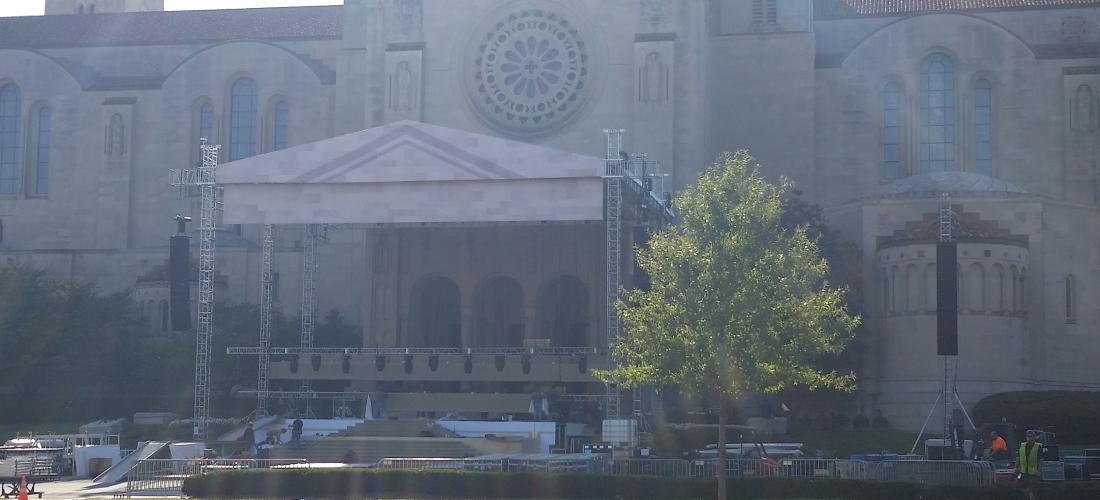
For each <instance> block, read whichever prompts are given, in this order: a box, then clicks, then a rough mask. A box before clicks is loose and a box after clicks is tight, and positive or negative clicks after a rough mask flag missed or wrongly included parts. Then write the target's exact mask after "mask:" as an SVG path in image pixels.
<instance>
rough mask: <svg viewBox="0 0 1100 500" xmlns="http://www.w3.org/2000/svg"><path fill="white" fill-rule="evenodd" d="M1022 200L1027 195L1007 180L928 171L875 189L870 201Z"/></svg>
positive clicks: (971, 174)
mask: <svg viewBox="0 0 1100 500" xmlns="http://www.w3.org/2000/svg"><path fill="white" fill-rule="evenodd" d="M944 193H947V194H949V195H951V196H958V197H995V198H1005V197H1022V196H1032V194H1031V193H1028V192H1027V191H1025V190H1023V189H1022V188H1020V187H1019V186H1016V185H1015V184H1012V183H1010V182H1007V181H1003V180H1000V179H997V178H993V177H990V176H988V175H982V174H976V173H973V172H929V173H925V174H917V175H914V176H910V177H906V178H904V179H900V180H897V181H894V182H891V183H889V184H886V185H883V186H879V187H878V188H877V189H875V192H874V194H872V195H871V196H870V197H871V198H939V197H941V196H943V194H944Z"/></svg>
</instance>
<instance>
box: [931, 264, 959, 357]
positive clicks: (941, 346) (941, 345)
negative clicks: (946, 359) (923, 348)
mask: <svg viewBox="0 0 1100 500" xmlns="http://www.w3.org/2000/svg"><path fill="white" fill-rule="evenodd" d="M957 252H958V248H957V247H956V246H955V244H954V243H940V244H938V245H936V354H937V355H939V356H958V355H959V284H958V280H959V268H958V254H957Z"/></svg>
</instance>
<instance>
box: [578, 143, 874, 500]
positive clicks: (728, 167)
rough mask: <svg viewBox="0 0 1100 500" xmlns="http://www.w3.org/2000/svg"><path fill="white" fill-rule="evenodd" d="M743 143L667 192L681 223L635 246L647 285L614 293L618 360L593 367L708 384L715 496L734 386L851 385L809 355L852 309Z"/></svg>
mask: <svg viewBox="0 0 1100 500" xmlns="http://www.w3.org/2000/svg"><path fill="white" fill-rule="evenodd" d="M751 162H752V159H751V158H750V157H749V156H748V154H747V153H745V152H738V153H736V154H733V155H730V154H726V155H723V156H722V157H721V158H720V159H719V161H718V162H717V163H715V164H714V165H713V166H711V167H710V168H708V169H707V171H706V172H704V174H703V175H702V177H701V178H700V180H699V183H698V185H697V186H695V187H693V188H690V189H688V190H687V191H686V192H684V193H682V194H681V195H679V196H678V197H677V199H676V200H675V206H676V208H677V209H678V210H679V211H680V213H681V215H682V217H683V225H682V226H681V227H668V228H666V229H664V230H662V231H660V232H658V233H656V234H654V235H653V236H652V237H651V238H650V241H649V248H648V249H638V250H637V259H638V264H639V265H640V266H641V267H642V269H644V270H645V271H646V272H647V273H648V274H649V277H650V290H649V291H642V290H633V291H630V292H629V293H626V294H625V297H624V300H622V301H620V302H619V304H618V307H617V309H618V312H619V316H620V317H621V318H622V321H623V326H624V329H623V332H624V333H623V336H622V337H621V338H620V341H619V343H618V344H617V345H616V346H614V354H615V356H616V357H617V358H618V359H619V360H620V365H619V366H618V367H616V368H615V369H614V370H612V371H610V372H600V373H598V375H599V376H600V377H601V378H603V379H604V380H605V381H607V382H609V383H618V384H621V385H623V386H625V387H638V386H647V385H656V386H663V385H678V386H679V387H680V390H681V392H682V393H685V394H688V395H702V394H703V393H706V392H710V391H713V392H715V393H717V395H718V396H719V401H720V411H719V413H718V424H719V426H718V429H719V431H718V458H719V462H718V463H719V464H720V465H719V467H718V481H719V482H718V498H719V500H724V499H725V498H726V478H725V476H726V473H725V470H726V467H725V463H726V423H727V422H726V421H727V415H728V410H729V407H730V403H731V401H732V400H734V399H735V397H736V396H737V395H738V394H739V393H742V392H745V391H751V392H757V393H761V392H763V393H774V392H776V391H779V390H782V389H784V388H786V387H791V386H806V387H809V388H810V389H817V388H822V387H829V388H835V389H846V390H850V389H851V388H852V387H853V384H854V376H853V375H852V374H838V373H836V372H825V371H822V370H819V369H818V368H816V367H815V366H814V362H815V361H816V360H817V359H818V358H819V357H820V356H822V355H824V354H829V353H837V352H840V351H841V350H843V348H844V344H845V342H846V341H847V340H848V339H849V338H850V336H851V334H852V332H853V330H854V329H855V327H856V325H858V324H859V318H858V317H853V316H851V315H849V314H848V311H847V310H846V309H845V308H844V306H843V305H842V301H843V298H844V290H843V289H841V288H836V287H832V286H830V285H829V284H828V281H827V280H826V276H827V274H828V264H827V263H826V262H825V261H823V260H822V259H821V258H820V256H819V253H818V248H817V245H816V244H815V243H814V241H813V240H812V239H811V238H810V237H809V236H807V233H806V229H807V228H806V227H805V226H799V227H797V228H796V229H795V230H794V231H787V230H785V229H784V228H783V225H782V224H781V218H782V215H783V195H784V193H785V191H786V190H787V189H788V187H789V184H788V182H787V181H786V180H785V179H784V180H783V181H782V182H781V185H780V186H778V187H777V186H775V185H772V184H769V183H768V182H767V181H765V180H764V179H763V177H761V176H760V174H759V173H758V171H757V169H756V168H755V167H751V166H750V163H751Z"/></svg>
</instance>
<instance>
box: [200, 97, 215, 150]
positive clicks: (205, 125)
mask: <svg viewBox="0 0 1100 500" xmlns="http://www.w3.org/2000/svg"><path fill="white" fill-rule="evenodd" d="M198 121H199V130H198V132H199V139H200V140H202V139H206V140H207V141H208V142H213V141H214V105H213V104H210V103H208V102H207V103H203V105H202V106H199V120H198Z"/></svg>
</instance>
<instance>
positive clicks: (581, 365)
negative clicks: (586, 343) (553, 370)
mask: <svg viewBox="0 0 1100 500" xmlns="http://www.w3.org/2000/svg"><path fill="white" fill-rule="evenodd" d="M577 370H578V371H580V372H581V373H586V372H588V356H586V355H584V354H581V359H580V360H578V361H577Z"/></svg>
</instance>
